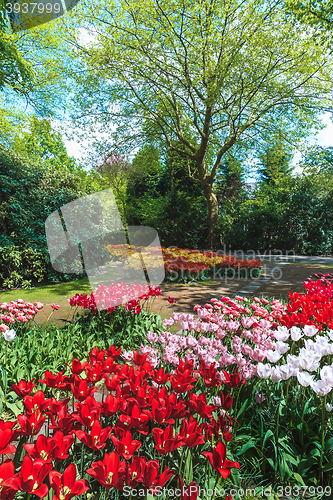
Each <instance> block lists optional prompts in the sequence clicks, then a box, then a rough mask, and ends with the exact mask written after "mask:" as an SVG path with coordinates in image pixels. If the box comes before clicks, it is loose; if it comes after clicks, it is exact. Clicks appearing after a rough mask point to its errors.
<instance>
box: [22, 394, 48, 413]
mask: <svg viewBox="0 0 333 500" xmlns="http://www.w3.org/2000/svg"><path fill="white" fill-rule="evenodd" d="M23 404H24V407H25V410H26V412H27V415H31V414H32V413H33V412H34V411H36V410H39V411H40V412H41V413H43V411H44V410H46V408H48V407H49V406H50V404H51V399H45V394H44V392H43V391H37V392H36V393H35V394H34V395H33V396H25V398H24V402H23Z"/></svg>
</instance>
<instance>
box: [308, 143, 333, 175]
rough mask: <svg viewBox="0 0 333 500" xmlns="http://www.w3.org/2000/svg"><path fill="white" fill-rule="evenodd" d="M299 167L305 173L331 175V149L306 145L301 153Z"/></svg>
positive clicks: (332, 152)
mask: <svg viewBox="0 0 333 500" xmlns="http://www.w3.org/2000/svg"><path fill="white" fill-rule="evenodd" d="M300 166H301V167H303V169H304V170H305V171H307V172H310V171H312V172H313V173H318V174H325V173H331V174H332V173H333V147H332V146H328V147H327V148H325V147H323V146H319V145H318V144H316V145H307V146H306V147H305V149H304V151H303V158H302V160H301V161H300Z"/></svg>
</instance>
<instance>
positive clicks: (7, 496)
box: [0, 459, 16, 500]
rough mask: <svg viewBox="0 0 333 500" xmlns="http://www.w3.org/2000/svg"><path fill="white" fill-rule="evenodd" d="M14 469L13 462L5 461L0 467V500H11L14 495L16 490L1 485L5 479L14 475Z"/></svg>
mask: <svg viewBox="0 0 333 500" xmlns="http://www.w3.org/2000/svg"><path fill="white" fill-rule="evenodd" d="M14 472H15V468H14V462H13V460H9V459H8V460H5V461H4V462H3V464H1V465H0V500H13V498H14V496H15V495H16V490H15V489H12V488H11V487H10V486H4V485H3V483H4V481H6V479H9V478H11V477H12V476H13V475H14Z"/></svg>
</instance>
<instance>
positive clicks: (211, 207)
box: [202, 183, 222, 251]
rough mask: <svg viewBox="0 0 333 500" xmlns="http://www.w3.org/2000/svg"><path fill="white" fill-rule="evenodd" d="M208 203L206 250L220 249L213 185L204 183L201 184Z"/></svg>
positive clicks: (217, 215) (217, 207) (217, 208)
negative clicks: (203, 184)
mask: <svg viewBox="0 0 333 500" xmlns="http://www.w3.org/2000/svg"><path fill="white" fill-rule="evenodd" d="M202 189H203V192H204V195H205V198H206V200H207V205H208V227H209V231H208V247H209V248H208V250H214V251H216V250H220V249H221V247H222V242H221V235H220V227H219V206H218V202H217V198H216V196H215V194H214V192H213V187H212V186H211V185H210V184H208V183H206V184H205V186H202Z"/></svg>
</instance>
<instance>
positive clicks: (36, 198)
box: [0, 148, 85, 248]
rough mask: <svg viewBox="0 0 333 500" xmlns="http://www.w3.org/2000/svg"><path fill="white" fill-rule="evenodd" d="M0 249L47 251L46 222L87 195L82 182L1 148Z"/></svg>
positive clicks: (70, 175) (61, 171)
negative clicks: (32, 248) (73, 201)
mask: <svg viewBox="0 0 333 500" xmlns="http://www.w3.org/2000/svg"><path fill="white" fill-rule="evenodd" d="M0 186H1V205H0V230H1V237H0V245H1V246H8V245H16V246H24V247H26V246H30V247H36V248H45V247H46V238H45V220H46V219H47V217H48V216H49V215H50V214H51V213H52V212H53V211H54V210H56V209H58V208H59V207H61V206H62V205H65V204H66V203H68V202H70V201H72V200H74V199H76V198H79V197H80V196H83V195H84V194H85V188H84V186H83V183H82V182H81V180H80V178H79V177H78V176H77V175H75V174H71V173H70V172H66V171H65V170H63V169H60V168H56V167H54V166H44V165H43V164H41V163H38V162H36V161H28V160H27V159H23V158H22V157H20V156H18V155H15V154H14V153H12V152H9V151H7V150H5V149H3V148H0Z"/></svg>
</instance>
